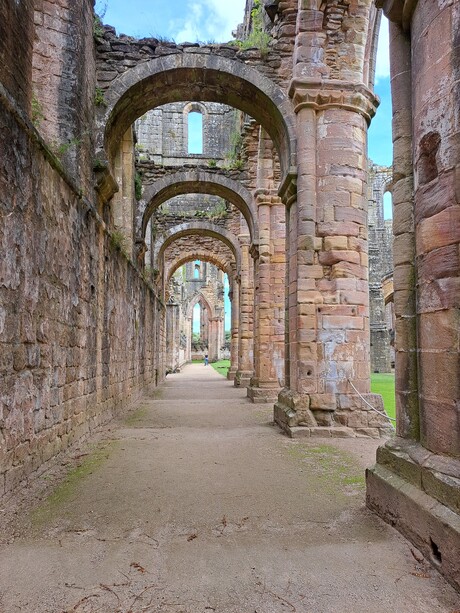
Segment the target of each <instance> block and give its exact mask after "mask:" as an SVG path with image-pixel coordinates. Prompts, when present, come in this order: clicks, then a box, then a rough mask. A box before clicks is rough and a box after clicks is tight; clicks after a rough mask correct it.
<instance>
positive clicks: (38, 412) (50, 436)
mask: <svg viewBox="0 0 460 613" xmlns="http://www.w3.org/2000/svg"><path fill="white" fill-rule="evenodd" d="M0 102H3V100H2V101H0ZM19 118H20V115H19V114H17V113H15V112H14V110H13V109H7V108H6V106H5V105H4V104H0V150H1V151H2V155H1V156H0V194H1V197H0V199H1V210H2V215H1V217H2V223H1V226H0V249H1V253H2V257H1V259H0V496H2V495H4V494H6V493H7V492H10V491H12V490H13V489H14V488H15V487H17V486H18V485H19V484H20V483H21V482H23V481H24V480H26V479H27V478H28V477H29V476H30V475H31V474H32V473H34V472H35V471H37V470H39V469H40V470H43V468H44V467H45V466H46V463H47V462H48V461H49V460H50V459H52V458H54V457H55V456H56V455H57V454H58V453H59V452H61V451H63V450H65V449H66V448H67V447H69V446H70V445H72V444H73V443H75V442H77V441H78V440H80V439H82V438H84V437H86V436H87V435H88V434H89V433H90V432H91V431H92V430H93V429H94V428H97V427H98V426H99V425H101V424H102V423H105V422H107V421H108V420H110V419H111V418H112V417H113V416H114V415H115V414H116V412H117V411H118V410H119V408H120V406H121V404H124V405H126V403H129V402H130V401H134V400H135V399H136V398H137V397H138V396H139V394H140V393H141V391H142V390H145V389H147V388H148V387H149V386H153V385H155V384H156V383H157V382H158V377H159V376H161V374H160V373H162V372H163V364H162V355H161V351H160V348H161V346H162V342H161V338H162V334H163V331H162V329H161V326H160V322H161V321H162V320H163V317H162V316H161V315H162V313H161V311H162V310H163V305H162V303H161V302H160V301H159V300H158V299H157V297H156V295H155V294H154V292H153V291H152V289H150V288H149V287H148V286H147V285H146V284H145V282H144V281H143V279H142V277H141V276H140V275H139V273H138V271H137V270H136V269H135V268H134V267H133V266H132V264H131V263H130V262H129V261H128V260H127V258H126V257H125V255H124V254H123V252H122V250H121V249H120V246H119V245H117V244H116V241H114V240H113V239H111V238H110V236H109V234H108V233H107V232H106V230H105V227H104V223H103V222H102V220H101V219H100V218H99V217H98V215H97V213H96V212H95V210H94V209H93V208H92V207H91V205H90V204H89V203H88V202H87V201H86V200H85V199H84V198H82V197H81V194H80V193H79V192H78V190H77V189H76V188H75V187H74V186H73V185H72V183H71V182H70V181H69V180H68V179H67V178H66V175H65V174H64V173H63V171H62V170H59V163H58V162H57V161H56V160H54V159H53V158H52V156H51V154H49V153H48V152H47V151H46V149H45V148H44V146H43V145H42V143H41V141H39V140H38V137H37V135H36V133H35V132H34V130H33V128H32V126H27V125H26V124H24V123H22V122H21V121H20V120H19ZM21 123H22V125H21ZM158 314H160V316H158Z"/></svg>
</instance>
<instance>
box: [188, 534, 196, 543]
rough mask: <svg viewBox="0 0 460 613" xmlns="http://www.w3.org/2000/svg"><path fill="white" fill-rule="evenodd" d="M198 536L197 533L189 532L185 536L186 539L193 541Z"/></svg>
mask: <svg viewBox="0 0 460 613" xmlns="http://www.w3.org/2000/svg"><path fill="white" fill-rule="evenodd" d="M196 538H198V534H190V536H188V537H187V541H189V542H190V541H193V540H194V539H196Z"/></svg>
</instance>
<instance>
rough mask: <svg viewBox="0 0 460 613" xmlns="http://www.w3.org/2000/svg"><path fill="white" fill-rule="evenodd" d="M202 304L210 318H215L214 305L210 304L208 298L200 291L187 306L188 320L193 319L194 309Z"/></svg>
mask: <svg viewBox="0 0 460 613" xmlns="http://www.w3.org/2000/svg"><path fill="white" fill-rule="evenodd" d="M200 302H201V303H202V304H203V305H204V306H205V308H206V310H207V311H208V315H209V317H214V316H215V313H214V309H213V307H212V305H211V304H209V301H208V299H207V298H206V296H205V295H204V294H203V293H202V292H201V291H199V292H197V293H196V294H195V295H194V296H193V298H192V299H191V300H190V302H189V304H188V305H187V311H186V317H187V318H190V317H192V314H193V309H194V308H195V306H196V305H197V304H198V303H200Z"/></svg>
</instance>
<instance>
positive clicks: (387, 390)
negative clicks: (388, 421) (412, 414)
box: [371, 373, 396, 417]
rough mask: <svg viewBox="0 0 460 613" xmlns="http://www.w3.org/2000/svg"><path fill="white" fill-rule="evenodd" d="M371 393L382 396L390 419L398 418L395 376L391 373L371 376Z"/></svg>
mask: <svg viewBox="0 0 460 613" xmlns="http://www.w3.org/2000/svg"><path fill="white" fill-rule="evenodd" d="M371 391H372V392H373V393H374V394H381V396H382V398H383V405H384V407H385V411H386V412H387V413H388V415H389V416H390V417H396V402H395V376H394V375H393V374H391V373H388V374H387V373H373V374H371Z"/></svg>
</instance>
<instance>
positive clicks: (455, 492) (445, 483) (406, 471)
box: [377, 439, 460, 513]
mask: <svg viewBox="0 0 460 613" xmlns="http://www.w3.org/2000/svg"><path fill="white" fill-rule="evenodd" d="M377 464H378V466H381V467H383V468H385V469H386V470H389V471H390V472H392V473H393V474H395V475H397V476H398V477H400V478H401V479H403V480H404V481H405V482H407V483H410V484H411V485H413V486H414V487H416V488H418V489H420V490H421V491H423V492H425V493H426V494H427V495H428V496H431V497H432V498H434V499H435V500H437V501H438V502H439V503H441V504H443V505H444V506H446V507H448V508H449V509H450V510H451V511H453V512H454V513H460V479H459V475H458V464H459V462H458V460H455V459H454V458H445V457H442V456H437V455H436V454H433V453H431V452H430V451H428V450H426V449H425V448H424V447H422V445H420V444H419V443H414V442H413V441H411V442H407V441H402V440H401V439H395V440H392V441H388V443H387V444H386V445H383V446H382V447H379V449H377Z"/></svg>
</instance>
